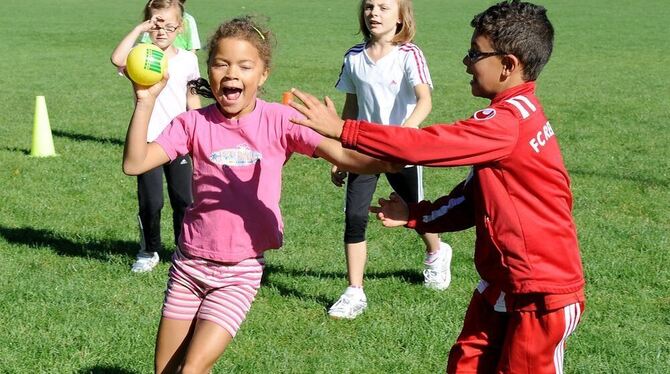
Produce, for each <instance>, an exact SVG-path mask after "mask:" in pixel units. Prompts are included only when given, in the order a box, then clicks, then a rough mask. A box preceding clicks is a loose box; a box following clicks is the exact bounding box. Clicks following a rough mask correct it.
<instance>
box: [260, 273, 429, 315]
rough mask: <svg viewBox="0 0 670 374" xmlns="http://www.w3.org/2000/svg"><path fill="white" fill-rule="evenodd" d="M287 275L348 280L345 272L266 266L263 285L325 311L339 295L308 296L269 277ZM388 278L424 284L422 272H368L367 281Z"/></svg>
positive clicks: (366, 274)
mask: <svg viewBox="0 0 670 374" xmlns="http://www.w3.org/2000/svg"><path fill="white" fill-rule="evenodd" d="M276 274H279V275H285V276H287V277H290V278H301V277H310V278H319V279H336V280H342V279H346V277H347V274H346V273H345V272H343V271H320V270H319V271H314V270H306V269H289V268H287V267H285V266H283V265H278V264H266V265H265V271H264V272H263V279H262V284H263V285H264V286H267V287H271V288H274V289H276V290H277V292H279V294H280V295H281V296H283V297H293V298H297V299H300V300H313V301H314V302H316V303H318V304H319V305H322V306H323V307H324V308H325V309H328V308H330V306H331V305H333V303H334V302H335V301H337V298H338V297H339V295H333V297H323V296H318V295H312V294H307V293H304V292H301V291H298V290H296V289H294V288H292V287H290V286H287V285H286V284H284V283H283V282H281V281H280V280H271V279H269V278H268V277H269V276H271V275H276ZM387 278H397V279H400V280H401V281H404V282H407V283H410V284H423V275H422V274H421V271H420V270H418V269H417V270H395V271H384V272H374V271H372V272H366V273H365V279H366V280H368V281H370V280H381V279H387Z"/></svg>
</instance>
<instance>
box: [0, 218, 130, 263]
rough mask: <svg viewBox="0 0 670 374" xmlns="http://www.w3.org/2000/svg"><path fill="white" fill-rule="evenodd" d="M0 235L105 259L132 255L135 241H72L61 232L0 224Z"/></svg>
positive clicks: (65, 252) (64, 252)
mask: <svg viewBox="0 0 670 374" xmlns="http://www.w3.org/2000/svg"><path fill="white" fill-rule="evenodd" d="M0 237H2V238H4V239H5V240H6V241H7V242H9V243H11V244H18V245H26V246H29V247H38V248H50V249H52V250H53V251H54V252H56V253H58V254H59V255H63V256H78V257H85V258H94V259H98V260H104V261H107V260H109V259H110V256H113V255H124V256H128V257H131V256H132V257H134V256H135V252H136V250H137V243H136V242H130V241H125V240H96V239H88V240H87V239H86V238H82V239H81V240H80V241H74V240H72V239H70V238H66V237H64V236H62V235H61V234H57V233H54V232H53V231H49V230H44V229H35V228H32V227H18V228H12V227H5V226H0Z"/></svg>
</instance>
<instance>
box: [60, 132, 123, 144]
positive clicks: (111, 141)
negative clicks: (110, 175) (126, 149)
mask: <svg viewBox="0 0 670 374" xmlns="http://www.w3.org/2000/svg"><path fill="white" fill-rule="evenodd" d="M51 133H52V134H53V135H54V136H58V137H61V138H68V139H72V140H76V141H80V142H96V143H102V144H114V145H123V144H124V141H123V140H121V139H117V138H105V137H99V136H93V135H86V134H77V133H72V132H67V131H62V130H52V131H51Z"/></svg>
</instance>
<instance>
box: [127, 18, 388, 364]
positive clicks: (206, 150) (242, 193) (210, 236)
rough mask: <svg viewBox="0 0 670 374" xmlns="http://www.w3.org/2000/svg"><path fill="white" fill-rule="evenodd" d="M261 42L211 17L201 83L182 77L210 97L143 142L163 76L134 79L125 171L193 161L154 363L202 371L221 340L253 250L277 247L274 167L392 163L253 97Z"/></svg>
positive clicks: (252, 272)
mask: <svg viewBox="0 0 670 374" xmlns="http://www.w3.org/2000/svg"><path fill="white" fill-rule="evenodd" d="M271 40H272V34H271V33H270V31H268V30H266V29H265V28H263V27H262V26H261V25H258V24H256V23H255V22H254V21H253V20H252V19H250V18H238V19H233V20H231V21H228V22H226V23H224V24H222V25H220V26H219V27H218V28H217V30H216V31H215V33H214V35H213V36H212V37H211V40H210V41H209V45H208V48H207V49H208V51H209V52H208V58H207V66H208V75H209V82H208V81H207V80H204V79H199V80H197V81H195V82H192V84H193V89H194V90H195V91H196V92H198V93H200V94H202V95H204V96H205V97H208V98H213V99H214V100H215V103H214V104H212V105H210V106H207V107H205V108H202V109H198V110H190V111H188V112H186V113H183V114H180V115H178V116H177V117H176V118H175V119H173V120H172V122H171V123H170V124H169V125H168V126H167V127H166V128H165V130H163V132H162V133H161V134H160V135H159V136H158V137H157V138H156V140H154V141H152V142H150V143H147V141H146V136H147V128H148V125H149V121H150V118H151V113H152V111H153V110H154V108H155V106H156V104H157V97H158V96H159V95H160V93H161V91H162V90H164V87H165V84H166V81H165V80H163V81H161V82H159V83H157V84H156V85H154V86H151V87H140V86H137V85H135V86H134V87H135V93H136V96H137V100H136V105H135V111H134V113H133V117H132V119H131V121H130V125H129V127H128V133H127V136H126V145H125V149H124V154H123V170H124V172H125V173H126V174H129V175H138V174H142V173H145V172H146V171H147V170H151V169H153V168H155V167H157V166H158V165H162V164H164V163H166V162H169V161H171V160H174V159H176V158H177V157H180V156H185V155H190V156H191V157H192V158H193V169H194V173H193V189H194V191H193V192H194V202H193V204H192V205H190V206H189V207H188V209H187V210H186V213H185V216H184V222H183V230H182V235H181V237H180V241H179V246H178V249H177V250H176V251H175V253H174V255H173V258H172V267H171V268H170V273H169V280H168V285H167V291H166V295H165V301H164V304H163V312H162V318H161V322H160V326H159V328H158V337H157V339H156V357H155V370H156V372H160V373H162V372H168V373H172V372H177V371H180V372H189V373H191V372H197V373H205V372H208V371H209V370H211V368H212V367H213V366H214V364H215V363H216V361H217V360H218V358H219V357H220V356H221V355H222V354H223V352H224V351H225V349H226V347H227V346H228V344H229V343H230V342H231V341H232V339H233V337H234V336H235V334H236V333H237V331H238V329H239V327H240V324H241V323H242V321H243V320H244V319H245V318H246V314H247V312H248V311H249V308H250V307H251V303H252V302H253V301H254V298H255V296H256V292H257V290H258V288H259V287H260V282H261V277H262V274H263V268H264V263H265V260H264V256H263V253H264V252H265V251H266V250H269V249H276V248H280V247H281V245H282V240H283V223H282V217H281V213H280V210H279V200H280V195H281V176H282V169H283V167H284V165H285V163H286V162H287V161H288V160H289V158H290V157H291V156H292V155H293V154H294V153H301V154H304V155H306V156H308V157H322V158H324V159H326V160H327V161H329V162H331V163H333V164H335V165H338V167H340V168H342V169H343V170H347V171H354V172H358V173H378V172H389V171H394V170H398V169H399V168H398V167H397V166H396V165H395V164H391V163H388V162H381V161H379V160H376V159H373V158H370V157H367V156H364V155H361V154H359V153H356V152H354V151H350V150H345V149H343V148H342V146H341V145H340V143H339V142H337V141H334V140H332V139H328V138H324V137H322V136H321V135H319V134H318V133H316V132H314V131H312V130H310V129H308V128H305V127H302V126H297V125H294V124H293V123H291V121H290V120H291V119H295V118H299V117H302V116H301V115H300V113H298V112H297V111H295V110H294V109H292V108H291V107H289V106H287V105H282V104H277V103H268V102H265V101H263V100H261V99H259V98H258V97H257V95H258V91H259V89H260V87H261V86H263V84H264V83H265V81H266V80H267V79H268V76H269V72H270V70H269V69H270V63H271V59H272V42H271Z"/></svg>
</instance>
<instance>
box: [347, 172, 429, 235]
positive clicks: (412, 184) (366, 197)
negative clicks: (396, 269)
mask: <svg viewBox="0 0 670 374" xmlns="http://www.w3.org/2000/svg"><path fill="white" fill-rule="evenodd" d="M384 175H386V180H388V182H389V184H390V185H391V188H393V190H394V191H395V192H397V193H398V195H400V197H402V198H403V200H405V201H406V202H407V203H416V202H419V201H420V200H422V199H423V187H422V183H423V181H422V170H421V167H420V166H412V167H407V168H404V169H402V171H401V172H399V173H386V174H384ZM378 180H379V174H373V175H367V174H354V173H349V176H348V178H347V199H346V206H345V218H344V223H345V228H344V242H345V243H347V244H353V243H360V242H362V241H365V230H366V228H367V225H368V216H369V211H368V210H369V209H370V204H371V203H372V196H373V195H374V193H375V190H376V189H377V181H378Z"/></svg>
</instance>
